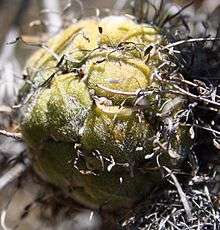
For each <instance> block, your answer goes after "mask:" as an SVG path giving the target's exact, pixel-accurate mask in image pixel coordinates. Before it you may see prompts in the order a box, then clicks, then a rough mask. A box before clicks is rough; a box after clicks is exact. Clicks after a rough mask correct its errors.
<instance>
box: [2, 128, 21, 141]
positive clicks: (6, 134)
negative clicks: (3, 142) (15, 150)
mask: <svg viewBox="0 0 220 230" xmlns="http://www.w3.org/2000/svg"><path fill="white" fill-rule="evenodd" d="M0 135H4V136H7V137H11V138H14V139H16V140H19V141H23V137H22V134H21V133H12V132H7V131H5V130H0Z"/></svg>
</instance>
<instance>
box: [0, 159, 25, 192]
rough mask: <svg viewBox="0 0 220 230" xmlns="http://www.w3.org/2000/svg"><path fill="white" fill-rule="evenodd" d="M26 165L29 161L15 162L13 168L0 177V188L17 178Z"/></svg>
mask: <svg viewBox="0 0 220 230" xmlns="http://www.w3.org/2000/svg"><path fill="white" fill-rule="evenodd" d="M28 165H29V163H27V164H24V163H17V164H16V165H15V166H14V167H13V168H11V169H9V170H8V171H7V172H6V173H4V174H3V176H1V177H0V190H2V189H3V188H4V187H5V186H6V185H7V184H9V183H11V182H12V181H14V180H15V179H17V178H18V177H19V176H20V175H21V174H22V173H23V172H24V171H25V170H26V169H27V168H28Z"/></svg>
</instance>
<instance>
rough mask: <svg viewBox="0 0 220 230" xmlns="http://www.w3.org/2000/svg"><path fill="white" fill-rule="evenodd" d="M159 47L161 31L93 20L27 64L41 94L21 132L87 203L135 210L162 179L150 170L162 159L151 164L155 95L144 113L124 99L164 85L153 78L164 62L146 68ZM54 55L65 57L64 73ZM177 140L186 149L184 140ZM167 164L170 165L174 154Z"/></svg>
mask: <svg viewBox="0 0 220 230" xmlns="http://www.w3.org/2000/svg"><path fill="white" fill-rule="evenodd" d="M160 43H161V36H160V35H159V31H157V30H156V29H154V28H152V27H150V26H149V25H145V24H139V25H138V24H136V23H135V22H133V21H131V20H130V19H127V18H125V17H108V18H104V19H102V20H101V19H100V20H96V19H87V20H82V21H80V22H78V23H76V24H74V25H72V26H70V27H69V28H67V29H66V30H65V31H63V32H61V33H60V34H58V35H57V36H56V37H55V38H52V39H51V40H50V41H49V43H48V47H49V48H50V50H52V52H51V51H50V52H48V51H47V50H44V49H41V50H39V51H37V52H36V53H35V54H34V55H33V56H32V57H31V58H30V60H29V61H28V63H27V67H26V68H27V70H28V72H29V73H30V78H31V80H32V81H33V82H34V84H35V87H36V86H38V89H37V90H36V91H35V93H34V94H33V95H32V97H31V99H30V100H29V101H28V103H27V104H26V105H25V106H24V108H23V114H24V117H23V120H22V132H23V135H24V137H25V139H26V142H27V144H28V146H29V148H30V153H31V154H32V157H33V162H34V167H35V169H36V171H37V172H38V173H39V174H40V175H41V176H42V177H43V178H44V179H46V180H47V181H49V182H51V183H53V184H55V185H57V186H59V187H61V188H62V189H63V190H64V191H65V192H68V193H69V194H70V195H71V196H72V197H73V199H76V200H78V201H79V202H81V203H82V204H84V205H86V206H89V207H95V208H98V207H102V206H103V207H105V208H111V209H115V208H118V207H122V206H131V205H132V204H133V203H134V202H135V201H137V200H139V199H140V198H141V197H142V196H143V195H146V194H147V193H148V192H149V191H151V190H152V188H153V186H154V185H155V184H157V183H158V182H159V181H160V179H161V178H160V172H159V170H158V169H154V170H150V169H149V168H154V167H155V166H156V164H155V162H147V161H146V160H145V159H144V156H145V155H146V154H151V153H152V151H153V142H152V140H151V139H150V138H151V137H152V136H154V135H155V134H156V131H158V127H157V125H156V118H155V116H152V117H149V115H147V116H146V117H145V115H146V114H148V113H149V111H154V112H155V113H156V112H157V110H158V109H159V108H157V106H156V104H157V101H156V99H155V97H153V96H152V97H149V98H148V104H149V105H148V106H146V108H137V107H135V106H134V100H135V97H134V96H132V95H124V94H123V92H126V93H129V92H130V93H134V92H138V91H139V90H146V89H147V88H149V87H150V86H154V87H157V83H156V82H155V81H154V79H152V77H151V76H152V72H153V71H154V68H155V67H156V66H157V65H158V64H159V63H160V61H159V58H158V57H157V56H153V55H152V57H151V58H150V60H149V61H148V63H147V64H145V59H146V57H145V56H144V54H143V52H142V51H143V49H144V47H147V46H148V45H150V44H160ZM136 44H138V45H136ZM123 47H125V48H123ZM53 53H56V55H58V56H59V57H60V58H61V57H62V56H63V55H64V54H65V58H64V59H63V62H62V64H60V66H59V68H62V71H61V70H60V71H58V67H56V66H57V63H58V60H56V59H55V58H54V55H53ZM66 60H68V61H66ZM64 67H65V68H64ZM55 72H56V73H55ZM53 73H55V75H54V77H53V78H52V80H51V81H50V82H49V84H45V85H44V81H45V80H47V79H48V78H49V77H50V76H51V74H53ZM82 73H83V74H82ZM42 84H43V86H42ZM158 87H159V86H158ZM115 92H119V93H115ZM121 92H122V93H121ZM167 97H168V96H167V95H166V97H164V100H165V98H167ZM140 111H142V112H140ZM178 132H179V134H180V136H181V132H182V131H181V130H180V131H178ZM184 136H185V134H184ZM174 142H175V143H174V145H175V146H177V148H179V145H180V144H181V145H182V142H183V141H178V140H175V141H174ZM184 143H185V142H184ZM163 160H164V162H166V163H167V164H170V163H169V157H168V156H165V157H163ZM109 165H110V166H112V167H111V168H110V166H109ZM128 165H129V166H128Z"/></svg>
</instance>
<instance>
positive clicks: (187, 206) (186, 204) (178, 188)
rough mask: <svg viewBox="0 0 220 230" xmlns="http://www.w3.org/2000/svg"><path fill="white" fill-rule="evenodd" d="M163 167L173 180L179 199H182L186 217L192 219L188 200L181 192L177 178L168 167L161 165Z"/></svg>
mask: <svg viewBox="0 0 220 230" xmlns="http://www.w3.org/2000/svg"><path fill="white" fill-rule="evenodd" d="M163 168H164V169H165V170H166V171H167V172H168V173H169V175H170V176H171V178H172V180H173V182H174V184H175V186H176V189H177V191H178V193H179V196H180V199H181V201H182V204H183V207H184V209H185V211H186V214H187V217H188V219H189V220H190V219H192V213H191V209H190V205H189V202H188V200H187V198H186V195H185V193H184V192H183V189H182V188H181V186H180V183H179V181H178V180H177V178H176V176H175V175H174V174H173V172H172V171H171V170H170V169H168V168H167V167H166V166H163Z"/></svg>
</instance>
